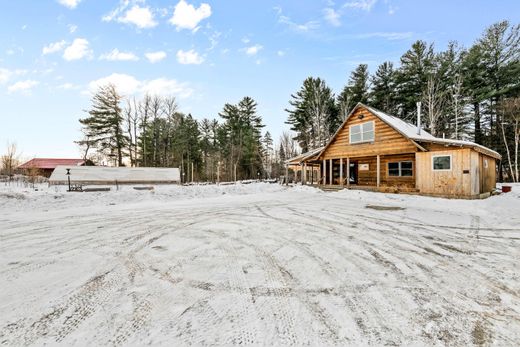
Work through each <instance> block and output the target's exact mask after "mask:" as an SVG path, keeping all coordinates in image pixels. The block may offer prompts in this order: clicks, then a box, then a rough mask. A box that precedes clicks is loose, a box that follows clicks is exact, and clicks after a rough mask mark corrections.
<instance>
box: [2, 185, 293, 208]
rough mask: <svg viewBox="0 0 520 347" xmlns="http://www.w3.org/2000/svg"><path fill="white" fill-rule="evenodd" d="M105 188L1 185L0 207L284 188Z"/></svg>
mask: <svg viewBox="0 0 520 347" xmlns="http://www.w3.org/2000/svg"><path fill="white" fill-rule="evenodd" d="M86 187H88V186H84V188H86ZM93 187H94V186H93ZM95 187H96V188H99V187H102V186H95ZM103 187H104V186H103ZM106 187H110V189H111V190H110V191H109V192H67V187H66V186H48V185H47V184H37V185H35V188H34V189H33V188H30V187H25V186H23V185H10V186H9V185H6V184H0V208H2V209H9V210H15V211H20V210H26V209H42V208H43V209H46V210H51V209H62V208H74V207H86V206H91V205H100V204H104V205H106V204H111V205H114V204H123V203H140V202H169V201H179V200H186V199H195V198H210V197H218V196H222V195H248V194H258V193H273V192H279V191H284V190H286V189H287V188H286V187H285V186H281V185H279V184H270V183H251V184H240V183H238V184H230V185H215V184H211V185H190V186H180V185H154V186H153V190H135V189H134V187H139V185H121V186H119V188H116V187H115V186H106Z"/></svg>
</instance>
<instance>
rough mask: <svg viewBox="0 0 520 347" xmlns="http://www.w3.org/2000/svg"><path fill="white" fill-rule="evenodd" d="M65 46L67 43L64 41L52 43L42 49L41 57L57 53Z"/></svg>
mask: <svg viewBox="0 0 520 347" xmlns="http://www.w3.org/2000/svg"><path fill="white" fill-rule="evenodd" d="M66 44H67V42H66V41H65V40H61V41H58V42H54V43H49V44H48V45H47V46H45V47H43V49H42V53H43V55H46V54H51V53H56V52H59V51H61V50H62V49H63V48H64V47H65V45H66Z"/></svg>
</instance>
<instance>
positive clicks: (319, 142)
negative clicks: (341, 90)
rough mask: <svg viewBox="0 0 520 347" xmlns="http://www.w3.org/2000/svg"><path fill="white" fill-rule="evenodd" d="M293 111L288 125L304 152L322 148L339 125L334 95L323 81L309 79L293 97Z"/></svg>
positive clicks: (291, 101) (290, 113) (290, 110)
mask: <svg viewBox="0 0 520 347" xmlns="http://www.w3.org/2000/svg"><path fill="white" fill-rule="evenodd" d="M291 97H292V100H290V101H289V103H290V105H291V106H292V107H293V108H292V109H286V110H285V111H286V112H288V113H289V118H288V120H287V122H286V123H287V124H291V125H292V127H291V130H293V131H295V132H296V134H297V135H296V138H295V139H296V140H297V141H298V143H299V144H300V147H301V148H302V150H303V151H304V152H306V151H308V150H310V149H313V148H317V147H319V146H323V145H324V144H325V143H326V142H327V141H328V139H329V137H330V134H331V133H333V132H334V131H335V130H336V128H337V127H338V125H339V119H338V111H337V109H336V105H335V102H334V94H333V92H332V90H331V89H330V88H329V87H328V86H327V84H326V83H325V81H324V80H322V79H320V78H312V77H309V78H307V79H306V80H305V81H304V82H303V86H302V87H301V89H300V90H299V91H298V92H297V93H296V94H295V95H291Z"/></svg>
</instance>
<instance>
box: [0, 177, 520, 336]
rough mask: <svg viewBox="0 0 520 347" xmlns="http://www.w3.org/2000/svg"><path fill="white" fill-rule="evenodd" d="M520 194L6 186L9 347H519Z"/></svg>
mask: <svg viewBox="0 0 520 347" xmlns="http://www.w3.org/2000/svg"><path fill="white" fill-rule="evenodd" d="M518 191H520V186H515V187H514V191H513V193H509V194H504V195H501V196H498V197H492V198H490V199H487V200H482V201H461V200H445V199H434V198H426V197H417V196H406V195H390V194H377V193H367V192H360V191H342V192H338V193H323V192H321V191H318V190H316V189H312V188H306V187H294V188H285V187H281V186H278V185H269V184H252V185H247V186H221V187H215V186H206V187H166V186H163V187H157V189H156V191H155V192H154V193H153V192H137V191H132V190H130V189H127V190H126V191H120V192H110V193H68V194H67V193H64V192H60V191H58V190H57V189H56V190H55V188H42V189H40V191H38V192H34V191H30V190H29V189H23V188H16V187H15V188H6V187H1V188H0V283H1V286H0V344H5V345H13V346H20V345H43V344H51V345H55V344H61V345H66V346H69V345H98V346H99V345H149V344H150V345H168V346H179V345H187V344H195V345H215V344H221V345H238V344H240V345H244V344H246V345H247V344H250V345H302V344H310V345H356V346H358V345H403V344H404V345H410V344H417V345H459V346H460V345H472V344H475V345H487V344H495V345H511V346H512V345H515V344H517V343H518V341H520V230H519V229H520V227H519V225H520V194H518ZM367 205H370V206H369V207H371V208H367V207H366V206H367ZM381 207H382V208H381ZM387 207H394V208H395V207H398V208H402V209H386V208H387Z"/></svg>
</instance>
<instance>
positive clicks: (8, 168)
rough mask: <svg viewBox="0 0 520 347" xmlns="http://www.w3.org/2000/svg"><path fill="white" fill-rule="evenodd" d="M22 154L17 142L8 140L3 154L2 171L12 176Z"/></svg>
mask: <svg viewBox="0 0 520 347" xmlns="http://www.w3.org/2000/svg"><path fill="white" fill-rule="evenodd" d="M19 159H20V154H19V153H18V148H17V146H16V143H15V142H7V148H6V152H5V154H4V155H2V157H1V160H2V171H3V173H4V174H5V175H7V176H9V177H12V176H13V174H14V169H15V168H16V167H17V166H18V164H19Z"/></svg>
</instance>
